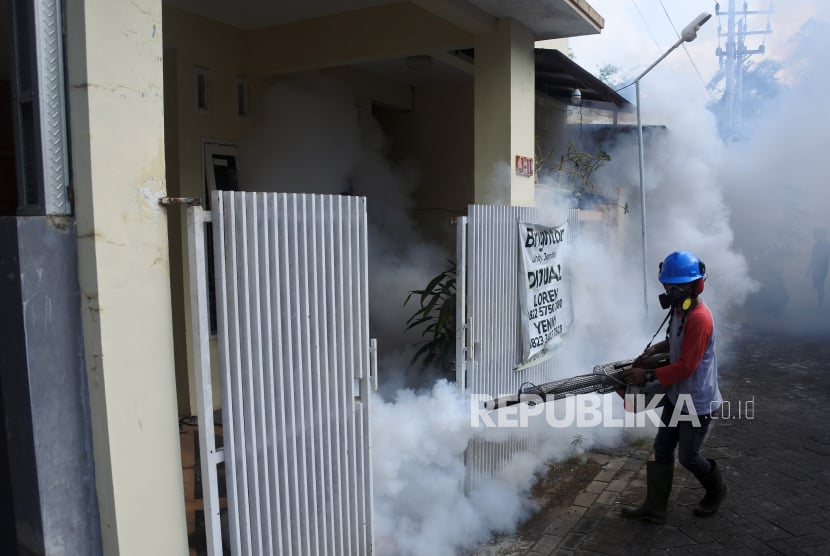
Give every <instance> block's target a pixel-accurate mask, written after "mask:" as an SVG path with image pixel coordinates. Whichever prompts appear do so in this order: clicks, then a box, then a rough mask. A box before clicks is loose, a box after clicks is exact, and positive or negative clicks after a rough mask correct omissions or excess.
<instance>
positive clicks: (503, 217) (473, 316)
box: [456, 205, 579, 487]
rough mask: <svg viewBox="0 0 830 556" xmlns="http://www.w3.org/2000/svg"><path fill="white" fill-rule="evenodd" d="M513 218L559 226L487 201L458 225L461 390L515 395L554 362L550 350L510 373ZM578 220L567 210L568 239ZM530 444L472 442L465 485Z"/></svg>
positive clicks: (517, 358) (517, 348)
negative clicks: (535, 361)
mask: <svg viewBox="0 0 830 556" xmlns="http://www.w3.org/2000/svg"><path fill="white" fill-rule="evenodd" d="M519 221H527V222H534V223H537V224H543V225H549V226H558V225H561V224H562V222H561V221H559V222H553V221H550V216H549V215H547V214H546V213H544V212H543V211H541V210H539V209H536V208H528V207H508V206H495V205H470V206H469V207H468V211H467V217H465V218H461V219H459V222H458V234H457V240H458V241H457V248H458V254H457V256H458V261H459V263H458V266H457V268H458V270H457V272H458V274H457V277H456V288H457V292H456V293H457V300H458V301H457V303H458V305H457V307H456V311H457V312H456V315H457V319H456V323H457V331H456V339H457V343H456V379H457V382H458V385H459V388H460V389H461V391H462V393H466V394H468V395H469V394H480V395H491V396H498V395H504V394H509V393H511V392H517V391H518V389H519V386H520V385H521V384H522V383H523V382H533V383H535V384H541V383H544V382H548V381H549V380H550V377H551V376H553V374H554V372H555V370H556V369H557V366H558V359H559V358H558V357H557V356H556V355H554V356H553V357H551V358H550V359H548V360H546V361H544V362H541V363H539V364H538V365H535V366H533V367H530V368H527V369H524V370H521V371H514V370H513V369H514V367H516V366H517V365H519V364H520V363H521V362H522V345H521V330H520V328H519V327H520V318H521V317H520V309H519V295H518V276H519V260H520V253H519V237H518V226H517V222H519ZM578 222H579V219H578V211H577V210H576V209H574V210H570V211H569V212H568V241H572V240H573V238H574V237H575V235H576V233H577V231H578ZM534 441H535V440H534V439H532V438H529V437H527V436H526V435H524V436H519V435H515V437H514V438H512V439H511V440H509V441H507V442H499V443H486V442H482V441H474V442H472V443H471V444H470V446H469V447H468V450H467V454H466V465H467V474H468V487H469V486H471V485H472V484H474V483H475V479H476V477H477V476H480V475H483V474H484V475H486V474H490V473H492V472H494V471H495V470H497V469H499V468H500V467H501V466H502V465H503V464H504V463H505V462H507V461H508V460H509V459H510V458H511V457H512V455H513V454H516V453H518V452H522V451H525V450H527V449H528V448H530V447H531V444H532V443H533V442H534Z"/></svg>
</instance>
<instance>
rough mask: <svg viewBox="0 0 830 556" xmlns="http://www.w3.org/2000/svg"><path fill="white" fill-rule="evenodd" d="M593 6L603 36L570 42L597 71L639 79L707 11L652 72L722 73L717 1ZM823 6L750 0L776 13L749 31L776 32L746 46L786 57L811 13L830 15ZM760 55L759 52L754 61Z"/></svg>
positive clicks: (813, 0)
mask: <svg viewBox="0 0 830 556" xmlns="http://www.w3.org/2000/svg"><path fill="white" fill-rule="evenodd" d="M589 4H590V5H591V6H592V7H593V8H594V9H595V10H596V11H597V12H598V13H599V14H600V15H601V16H602V17H603V18H605V27H604V28H603V29H602V31H601V32H600V33H599V34H598V35H588V36H584V37H574V38H571V39H570V41H569V46H570V48H571V50H572V52H573V54H574V56H575V60H576V61H577V63H579V64H580V65H581V66H582V67H584V68H585V69H587V70H588V71H590V72H592V73H594V74H595V75H596V74H597V73H598V68H600V67H602V66H605V65H608V64H610V65H614V66H618V67H620V68H621V69H622V70H623V71H622V72H623V74H626V75H628V76H629V77H630V78H634V77H636V76H637V75H638V74H639V73H640V72H641V71H643V70H644V69H645V68H647V67H648V66H649V64H651V63H652V62H654V61H655V60H657V59H658V58H659V57H660V56H661V55H662V54H663V53H664V52H666V50H668V49H669V48H670V47H671V46H672V45H673V44H674V43H675V42H676V41H677V39H678V37H679V33H680V31H681V30H682V29H683V28H684V27H685V26H686V25H687V24H688V23H689V22H691V21H693V20H694V19H695V17H697V16H698V15H699V14H701V13H704V12H708V13H711V14H712V18H711V19H709V21H707V22H706V23H705V24H704V25H703V26H702V27H701V29H700V32H699V33H698V37H697V39H695V40H694V41H692V42H690V43H685V44H683V45H681V46H680V47H679V48H678V49H677V51H676V52H673V53H671V54H670V55H669V56H668V57H667V58H666V59H665V60H663V61H662V62H660V64H659V65H658V66H657V67H656V68H655V69H654V70H652V72H653V73H655V74H656V73H661V74H663V75H666V76H668V77H669V78H684V77H690V78H693V79H694V80H696V81H697V83H698V85H699V86H700V87H703V86H704V85H703V84H704V83H705V82H708V81H709V80H710V79H711V78H712V76H713V75H714V74H715V72H716V71H717V69H718V56H717V55H716V50H717V48H718V46H721V47H722V46H723V43H724V41H725V39H724V38H719V37H718V35H719V33H726V31H727V18H726V16H725V15H722V16H720V17H718V16H716V15H715V2H713V1H708V0H591V1H590V2H589ZM742 4H743V2H742V1H740V0H738V1H736V5H737V6H738V9H740V6H741V5H742ZM824 4H825V3H824V2H821V1H820V0H788V1H786V2H778V3H777V5H776V4H774V3H771V2H770V1H769V0H759V1H754V2H748V7H749V9H750V10H757V11H765V10H769V9H770V6H771V5H772V10H773V12H774V13H773V14H771V15H754V16H750V18H749V19H748V23H747V27H748V29H749V30H755V31H762V30H764V29H766V26H767V23H769V24H770V29H771V31H772V32H771V33H770V34H767V35H755V36H753V37H751V38H750V39H748V41H747V46H748V47H749V48H753V49H755V48H757V47H758V45H760V44H761V43H762V42H763V43H764V46H765V49H766V54H765V55H764V56H766V57H769V58H776V59H779V60H782V59H786V58H787V57H788V56H789V55H790V53H791V52H792V50H793V45H792V42H791V39H792V37H793V36H794V35H795V34H796V33H797V32H798V30H799V28H800V27H801V25H802V24H803V23H804V22H805V21H807V20H808V19H809V18H810V17H815V16H820V15H822V14H824V16H826V14H827V11H828V8H827V6H825V5H824ZM720 5H721V13H725V12H726V11H727V8H728V6H729V0H721V2H720ZM719 26H720V27H719ZM760 56H761V55H758V54H756V55H754V56H753V58H752V59H753V61H756V60H757V59H758V58H759V57H760ZM698 74H699V75H700V77H698ZM649 75H651V74H649ZM701 77H702V79H701ZM649 81H651V79H646V78H644V79H643V81H641V87H642V88H646V87H647V86H648V82H649Z"/></svg>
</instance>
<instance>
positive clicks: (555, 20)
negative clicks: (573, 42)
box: [164, 0, 605, 40]
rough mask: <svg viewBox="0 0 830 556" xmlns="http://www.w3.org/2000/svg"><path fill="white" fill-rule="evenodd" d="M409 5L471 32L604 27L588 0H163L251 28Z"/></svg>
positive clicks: (561, 34)
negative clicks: (499, 23)
mask: <svg viewBox="0 0 830 556" xmlns="http://www.w3.org/2000/svg"><path fill="white" fill-rule="evenodd" d="M406 3H409V4H413V5H415V6H418V7H419V8H421V9H423V10H425V11H428V12H431V13H433V14H434V15H437V16H440V17H442V18H443V19H445V20H447V21H448V22H450V23H452V24H454V25H457V26H458V27H460V28H462V29H464V30H466V31H467V32H469V33H472V34H480V33H486V32H488V30H491V29H493V28H494V27H495V22H496V20H497V19H500V18H512V19H514V20H516V21H518V22H519V23H521V24H522V25H524V26H525V27H527V28H528V29H530V30H531V31H532V32H533V34H534V37H535V39H536V40H547V39H557V38H565V37H575V36H581V35H591V34H597V33H599V32H600V30H601V29H602V28H603V26H604V25H605V20H604V19H603V18H602V16H600V15H599V14H598V13H597V12H596V11H595V10H594V9H593V8H592V7H591V6H590V4H588V2H586V1H585V0H509V1H505V0H411V1H409V2H404V1H400V0H303V1H301V2H279V1H275V0H234V1H233V2H228V1H227V0H164V4H165V5H168V6H173V7H176V8H179V9H182V10H185V11H188V12H191V13H194V14H197V15H200V16H202V17H206V18H208V19H213V20H216V21H220V22H222V23H225V24H228V25H231V26H233V27H237V28H240V29H248V30H250V29H261V28H265V27H273V26H278V25H284V24H287V23H293V22H298V21H304V20H308V19H314V18H318V17H325V16H332V15H336V14H339V13H344V12H349V11H355V10H363V9H367V8H373V7H378V6H384V5H389V4H406Z"/></svg>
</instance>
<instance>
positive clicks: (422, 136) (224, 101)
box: [164, 8, 473, 415]
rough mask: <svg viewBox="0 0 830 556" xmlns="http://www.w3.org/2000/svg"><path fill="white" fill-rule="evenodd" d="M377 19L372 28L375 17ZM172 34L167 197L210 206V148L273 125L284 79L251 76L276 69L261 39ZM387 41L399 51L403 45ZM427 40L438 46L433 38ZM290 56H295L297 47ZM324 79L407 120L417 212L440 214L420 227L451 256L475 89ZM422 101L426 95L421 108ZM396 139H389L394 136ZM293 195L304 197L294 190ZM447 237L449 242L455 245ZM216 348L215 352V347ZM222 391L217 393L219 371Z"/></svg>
mask: <svg viewBox="0 0 830 556" xmlns="http://www.w3.org/2000/svg"><path fill="white" fill-rule="evenodd" d="M372 17H374V15H373V16H372ZM428 17H432V16H428ZM369 19H370V20H371V21H374V20H373V19H372V18H371V17H370V18H369ZM338 21H339V19H338ZM164 26H165V42H164V47H165V51H164V77H165V92H166V97H165V98H166V101H165V134H166V139H167V141H166V158H167V161H168V168H167V177H168V189H169V192H170V195H172V196H182V197H204V196H205V192H204V188H203V183H204V173H203V167H204V161H203V153H202V149H203V143H204V141H206V140H217V141H224V142H228V143H234V144H237V145H238V144H241V143H243V142H244V141H245V140H246V139H247V138H248V136H249V135H250V132H251V131H252V130H253V129H254V127H255V126H257V124H259V123H261V122H262V121H263V120H264V119H265V113H264V110H265V107H264V105H263V103H264V101H265V96H266V94H267V89H268V85H269V83H270V82H272V81H273V80H274V79H279V78H282V77H284V75H285V74H279V75H261V74H257V75H251V74H248V73H246V69H245V68H252V67H253V68H259V69H257V71H276V69H274V68H272V67H271V66H270V65H268V64H271V63H272V58H273V57H272V56H271V55H270V54H265V53H264V52H273V48H271V46H269V47H268V48H259V47H256V48H253V47H252V46H251V45H252V44H253V45H256V44H266V43H267V44H270V43H268V41H267V40H266V39H265V38H263V36H262V34H261V32H257V34H256V36H253V35H251V34H247V33H246V32H244V31H241V30H238V29H235V28H232V27H229V26H226V25H222V24H219V23H216V22H214V21H211V20H207V19H204V18H200V17H198V16H194V15H191V14H189V13H187V12H183V11H180V10H176V9H173V8H165V10H164ZM293 28H294V26H288V27H285V28H283V27H281V28H277V29H274V30H272V31H271V32H272V33H275V34H279V35H280V40H284V39H285V33H288V32H289V31H290V30H291V29H293ZM303 28H304V29H307V27H303ZM447 29H448V28H443V27H442V30H441V35H440V36H441V37H443V36H444V35H446V34H448V33H449V31H448V30H447ZM431 33H434V30H433V31H432V32H431ZM288 34H289V35H290V33H288ZM254 39H255V40H254ZM388 40H389V41H392V42H395V41H398V40H399V37H392V38H389V39H388ZM429 40H435V39H434V37H431V38H429ZM441 40H444V39H441ZM263 41H264V42H263ZM272 46H273V45H272ZM274 48H276V47H274ZM292 48H294V49H295V50H296V49H297V47H296V46H294V47H292ZM378 49H379V51H382V50H383V49H384V47H383V45H382V44H381V45H378ZM258 53H262V54H258ZM329 54H331V53H329ZM321 63H323V62H322V61H321V60H316V61H315V60H305V59H304V64H307V65H308V66H309V67H311V68H317V66H319V65H320V64H321ZM196 67H200V68H207V69H208V70H209V75H210V101H209V102H210V109H209V110H208V111H199V110H198V109H196V107H195V94H196V93H195V74H194V68H196ZM291 67H292V68H293V67H294V66H293V65H292V66H291ZM262 68H265V69H262ZM316 71H319V72H320V73H321V74H322V75H324V76H326V77H327V78H331V79H335V80H337V81H338V82H340V83H341V84H342V85H343V86H344V88H345V89H346V90H348V91H350V92H351V93H352V95H353V96H354V98H355V104H356V105H359V106H360V105H362V106H364V107H365V109H366V110H367V111H369V110H371V106H372V105H373V104H374V105H375V106H382V107H386V108H388V109H390V110H391V111H393V112H394V113H396V114H400V115H401V118H400V120H399V122H400V125H398V124H396V125H395V126H393V128H392V129H394V131H392V135H393V137H392V138H391V143H392V145H394V148H395V149H397V150H398V151H399V152H401V153H402V156H405V157H407V158H411V159H415V160H416V161H417V163H418V166H419V168H420V169H421V171H422V180H421V187H420V188H419V189H418V191H417V193H416V196H417V198H416V203H417V204H418V206H419V207H427V208H435V207H438V208H440V209H441V210H438V211H419V212H418V218H419V219H423V220H424V221H425V222H426V226H427V228H428V230H429V231H428V232H427V235H428V236H430V239H433V238H440V239H442V240H444V241H445V244H446V245H447V246H448V248H452V247H451V244H450V242H452V241H454V231H452V230H451V227H450V226H449V224H448V222H449V217H450V216H451V215H452V214H454V213H455V212H458V211H463V210H464V209H465V207H466V204H468V203H470V202H472V199H473V186H472V180H473V171H472V168H473V162H472V159H473V150H472V149H473V141H472V137H473V123H472V119H473V104H472V95H473V93H472V79H471V78H470V81H469V83H467V84H464V85H460V86H447V87H433V88H417V89H413V88H412V87H410V86H408V85H405V84H402V83H399V82H396V81H393V80H390V79H386V78H384V77H381V76H379V75H377V74H373V73H369V72H367V71H364V70H361V69H358V68H355V67H349V66H338V67H331V68H318V69H316ZM240 75H244V76H245V77H246V78H247V79H248V80H249V82H250V85H251V101H250V106H251V113H250V115H249V116H248V117H245V118H241V117H239V116H237V115H236V111H235V109H236V104H235V103H236V97H235V90H234V88H233V85H234V83H235V78H236V77H238V76H240ZM416 94H417V95H419V96H418V104H417V106H416V104H415V96H416ZM389 131H390V130H389V129H388V130H387V132H389ZM241 185H242V189H245V188H246V187H245V184H244V183H243V184H241ZM292 190H297V187H296V184H295V186H294V188H293V189H292ZM308 192H309V193H319V192H320V191H308ZM444 209H446V210H444ZM184 211H185V209H184V208H183V207H171V209H170V210H169V213H170V214H169V219H170V246H169V249H170V257H171V291H172V303H173V309H174V316H173V324H174V334H175V359H176V369H177V371H176V383H177V398H178V408H179V413H180V415H192V414H196V393H195V374H194V373H195V369H194V368H193V364H192V361H191V360H190V358H189V357H188V354H189V353H190V348H189V344H190V337H189V333H188V330H189V329H190V299H189V296H188V294H187V293H186V292H188V291H189V275H188V271H187V267H186V253H187V250H186V238H187V235H186V228H185V218H184V214H185V212H184ZM448 231H450V232H451V233H450V234H449V235H447V232H448ZM211 347H212V349H213V350H214V352H215V350H216V342H215V338H214V340H213V341H212V345H211ZM214 360H215V358H214ZM214 381H215V382H214V383H215V384H218V370H217V369H216V368H214ZM219 398H220V392H219V390H218V389H215V390H214V406H215V407H216V408H218V407H220V406H221V400H220V399H219Z"/></svg>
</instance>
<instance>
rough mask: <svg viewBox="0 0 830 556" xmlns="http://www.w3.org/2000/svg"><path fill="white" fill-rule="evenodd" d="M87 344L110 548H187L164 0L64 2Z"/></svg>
mask: <svg viewBox="0 0 830 556" xmlns="http://www.w3.org/2000/svg"><path fill="white" fill-rule="evenodd" d="M65 13H66V14H67V21H66V27H67V35H66V36H67V58H68V63H67V73H68V81H69V84H68V91H69V107H70V123H71V125H70V130H71V135H70V140H71V145H72V167H73V182H74V183H73V185H74V189H75V210H76V218H77V229H78V266H79V279H80V286H81V294H82V295H81V303H82V319H83V333H84V352H85V357H86V365H87V375H88V384H89V398H90V413H91V421H92V435H93V450H94V457H95V481H96V489H97V494H98V504H99V509H100V518H101V534H102V542H103V549H104V553H105V554H113V555H133V554H134V555H137V556H138V555H141V556H144V555H146V554H186V552H187V538H186V528H185V514H184V493H183V487H182V474H181V457H180V452H179V435H178V419H177V412H176V396H175V379H174V363H173V336H172V326H171V320H170V314H171V302H170V289H169V266H168V247H167V246H168V244H167V215H166V213H165V210H164V209H163V208H161V206H160V205H159V203H158V200H159V199H160V198H161V197H163V196H164V195H165V194H166V186H165V159H164V121H163V76H162V22H161V17H162V13H161V1H160V0H132V1H131V2H122V1H112V0H67V2H66V11H65Z"/></svg>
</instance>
